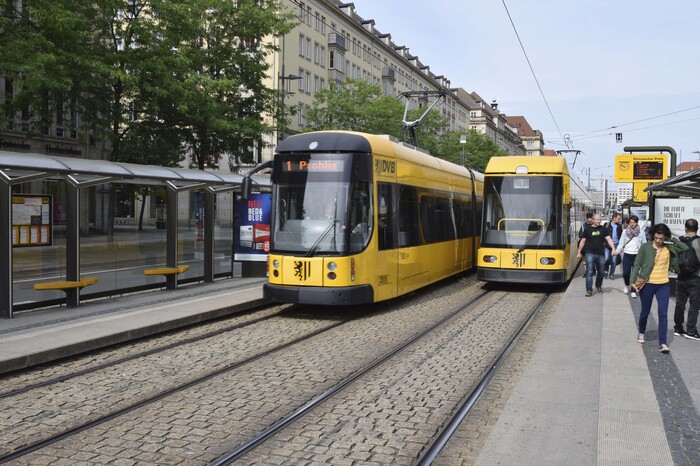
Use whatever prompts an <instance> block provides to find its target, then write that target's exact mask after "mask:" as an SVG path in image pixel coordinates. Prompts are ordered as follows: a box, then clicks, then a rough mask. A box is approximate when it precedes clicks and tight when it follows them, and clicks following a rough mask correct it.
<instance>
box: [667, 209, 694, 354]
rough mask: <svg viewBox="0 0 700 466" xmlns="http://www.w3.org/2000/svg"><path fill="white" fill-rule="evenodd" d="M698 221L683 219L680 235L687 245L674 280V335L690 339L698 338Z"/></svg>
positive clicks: (680, 258)
mask: <svg viewBox="0 0 700 466" xmlns="http://www.w3.org/2000/svg"><path fill="white" fill-rule="evenodd" d="M697 233H698V221H697V220H695V219H694V218H689V219H688V220H686V221H685V235H683V236H681V237H680V240H681V241H683V243H685V244H686V245H687V246H688V251H684V252H682V253H680V254H679V256H678V268H679V269H680V273H679V274H678V279H677V280H676V310H675V312H674V315H673V323H674V332H673V334H674V335H676V336H684V337H685V338H688V339H691V340H700V335H698V329H697V323H698V311H699V310H700V260H699V258H700V241H695V240H696V239H698V238H699V237H698V234H697ZM687 301H690V305H689V307H688V324H687V326H686V328H685V330H684V329H683V322H684V320H685V319H684V317H685V303H686V302H687Z"/></svg>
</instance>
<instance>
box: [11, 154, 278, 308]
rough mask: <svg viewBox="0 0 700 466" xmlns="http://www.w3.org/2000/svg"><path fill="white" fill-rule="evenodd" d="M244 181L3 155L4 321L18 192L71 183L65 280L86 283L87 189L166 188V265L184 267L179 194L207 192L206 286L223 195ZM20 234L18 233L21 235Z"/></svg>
mask: <svg viewBox="0 0 700 466" xmlns="http://www.w3.org/2000/svg"><path fill="white" fill-rule="evenodd" d="M242 180H243V176H242V175H239V174H235V173H219V172H216V173H214V172H210V171H203V170H193V169H184V168H171V167H161V166H155V165H138V164H132V163H121V162H109V161H105V160H92V159H81V158H72V157H59V156H51V155H44V154H38V153H20V152H9V151H0V289H2V293H0V318H11V317H12V314H13V303H14V302H13V284H14V282H13V212H12V208H13V207H12V197H13V187H14V186H17V185H21V184H23V183H30V182H34V181H65V183H64V184H65V186H66V197H65V200H66V202H65V205H62V206H61V208H62V211H63V214H64V215H65V254H66V257H65V271H64V272H65V279H66V281H73V282H79V281H80V280H81V261H80V251H81V248H80V243H81V237H80V206H81V202H85V201H86V199H84V197H83V196H85V195H86V194H88V193H89V191H88V190H86V189H83V188H89V187H95V186H99V185H109V184H110V183H121V184H136V185H142V186H143V185H146V186H154V187H159V188H161V189H165V192H166V199H165V201H166V202H165V213H166V215H165V218H164V221H165V237H166V241H165V262H166V263H165V265H166V267H168V268H177V266H178V264H177V261H178V250H177V247H178V193H181V192H186V191H193V190H201V191H202V192H203V193H204V221H203V224H204V225H203V233H204V234H203V247H204V254H203V263H204V274H203V279H204V281H205V282H213V281H214V265H213V257H214V221H215V219H214V217H215V216H214V204H215V195H216V194H217V193H221V192H226V191H234V190H237V189H239V187H240V185H241V182H242ZM253 180H254V182H255V183H257V185H259V186H260V187H261V188H263V189H265V187H269V186H270V182H269V179H268V178H267V177H264V176H259V177H253ZM15 234H16V232H15ZM166 287H167V289H169V290H173V289H176V288H177V275H176V274H171V275H166ZM65 293H66V304H67V305H68V306H78V305H79V302H80V288H79V287H76V288H73V289H66V290H65Z"/></svg>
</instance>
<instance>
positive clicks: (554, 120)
mask: <svg viewBox="0 0 700 466" xmlns="http://www.w3.org/2000/svg"><path fill="white" fill-rule="evenodd" d="M501 2H502V3H503V8H505V9H506V14H507V15H508V19H509V20H510V24H511V26H513V31H515V37H517V38H518V43H519V44H520V48H521V49H522V51H523V54H524V55H525V60H527V65H528V66H529V67H530V72H532V76H533V77H534V78H535V83H536V84H537V88H538V89H539V90H540V94H541V95H542V99H543V100H544V104H545V105H546V106H547V110H548V111H549V116H551V117H552V121H553V122H554V126H556V127H557V131H558V132H559V135H560V136H561V138H562V139H563V140H564V141H565V143H566V147H567V148H570V146H569V142H570V141H569V140H568V139H567V138H564V135H563V134H562V132H561V129H559V123H557V119H556V118H554V113H553V112H552V108H551V107H550V106H549V102H547V97H545V95H544V91H543V90H542V86H540V81H539V79H537V74H536V73H535V69H534V68H533V66H532V63H531V62H530V57H528V55H527V52H526V51H525V46H524V45H523V41H522V40H520V34H518V29H517V28H516V27H515V22H514V21H513V17H512V16H511V15H510V11H509V10H508V5H506V0H501Z"/></svg>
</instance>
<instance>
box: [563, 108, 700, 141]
mask: <svg viewBox="0 0 700 466" xmlns="http://www.w3.org/2000/svg"><path fill="white" fill-rule="evenodd" d="M675 113H677V112H675ZM651 119H652V118H647V119H645V120H639V121H637V122H635V123H639V122H641V121H648V120H651ZM695 120H700V117H696V118H687V119H685V120H678V121H669V122H668V123H660V124H658V125H651V126H643V127H641V128H632V129H628V130H625V132H626V133H631V132H633V131H641V130H644V129H651V128H658V127H661V126H669V125H675V124H678V123H687V122H689V121H695ZM630 124H631V123H630ZM587 134H588V136H587V137H583V138H582V137H577V138H576V140H577V141H581V140H586V139H595V138H600V137H605V136H611V135H612V134H613V133H604V134H596V135H593V133H587Z"/></svg>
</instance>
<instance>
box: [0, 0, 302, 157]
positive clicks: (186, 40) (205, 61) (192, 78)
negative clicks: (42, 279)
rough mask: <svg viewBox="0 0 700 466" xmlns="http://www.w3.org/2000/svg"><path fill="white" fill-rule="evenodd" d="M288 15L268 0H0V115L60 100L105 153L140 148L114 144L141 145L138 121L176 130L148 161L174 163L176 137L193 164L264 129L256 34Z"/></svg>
mask: <svg viewBox="0 0 700 466" xmlns="http://www.w3.org/2000/svg"><path fill="white" fill-rule="evenodd" d="M19 3H21V4H22V5H23V6H22V7H21V8H19V7H16V5H17V4H19ZM290 18H291V16H290V15H289V14H283V13H281V7H280V4H279V2H278V1H275V0H266V1H265V2H264V3H262V2H259V1H257V0H238V1H235V2H234V1H231V0H160V1H141V2H134V1H129V0H93V1H90V2H76V1H75V0H30V1H27V2H12V1H10V2H4V6H3V7H2V15H1V16H0V73H2V74H3V75H5V76H6V77H9V79H10V82H11V83H12V85H13V86H14V89H16V90H17V92H16V93H15V94H14V96H13V98H12V99H10V100H9V102H7V103H6V104H5V109H4V110H5V111H4V112H3V113H2V117H0V118H2V121H0V125H2V126H7V125H8V124H9V117H11V116H13V115H15V114H16V113H17V112H20V111H21V112H26V113H30V112H31V113H33V120H34V121H35V122H36V123H38V125H36V126H38V127H37V128H36V130H37V131H39V130H40V129H41V128H43V127H46V126H47V124H48V122H49V121H50V119H51V118H52V117H53V116H55V115H59V114H61V113H62V112H63V110H65V106H66V102H68V104H69V105H71V106H75V107H76V110H77V111H78V112H79V113H80V115H81V121H82V124H83V126H82V127H81V128H79V129H80V130H81V131H82V133H81V134H83V135H85V134H87V133H88V130H89V131H91V132H92V134H93V136H94V137H96V138H98V139H103V140H104V141H105V142H106V144H105V146H106V147H108V148H109V149H110V155H109V159H111V160H114V161H117V160H125V159H129V160H131V161H138V160H133V156H134V155H135V154H144V152H143V151H139V150H134V149H133V148H132V147H126V146H125V145H132V146H133V145H134V144H136V146H137V147H142V146H144V143H140V142H138V141H136V138H137V137H138V136H143V135H144V134H145V132H144V131H141V130H137V129H138V128H143V127H144V126H145V127H147V128H148V129H150V130H154V131H156V133H157V138H161V137H162V136H163V135H164V134H165V133H172V135H168V136H167V139H168V140H172V139H173V137H175V139H176V140H178V141H179V144H178V150H177V151H176V152H174V153H167V154H166V153H165V152H164V151H160V152H159V153H160V154H162V155H164V156H165V158H164V159H160V160H159V164H161V165H173V164H175V163H177V162H178V161H179V160H180V153H181V151H182V149H181V148H182V147H183V146H185V145H187V146H188V148H189V149H190V150H191V151H192V153H193V155H194V159H195V160H196V163H197V165H198V166H199V167H200V168H203V167H204V165H205V162H206V161H207V160H211V157H210V156H211V155H213V154H217V153H220V152H233V153H239V151H240V149H241V147H245V146H247V145H250V144H251V141H254V140H260V139H261V135H262V134H264V133H266V132H269V131H271V128H270V127H269V126H268V125H265V124H264V122H263V120H262V119H261V113H263V112H268V111H272V110H274V106H275V102H276V94H275V93H274V92H273V91H272V90H271V89H269V88H267V87H266V86H265V84H264V83H265V82H266V80H267V76H266V73H267V71H268V65H267V60H266V57H267V56H268V55H269V54H270V53H272V52H273V51H275V48H274V47H273V46H272V45H271V44H270V41H265V40H263V38H267V37H270V36H274V35H278V34H281V33H284V32H286V31H288V30H289V28H290V27H291V24H292V23H291V22H290ZM25 116H26V117H27V118H29V117H30V116H31V115H25ZM131 133H134V135H133V136H130V134H131ZM173 135H175V136H173ZM169 147H170V146H169ZM149 161H151V162H152V161H153V160H152V159H149Z"/></svg>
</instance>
